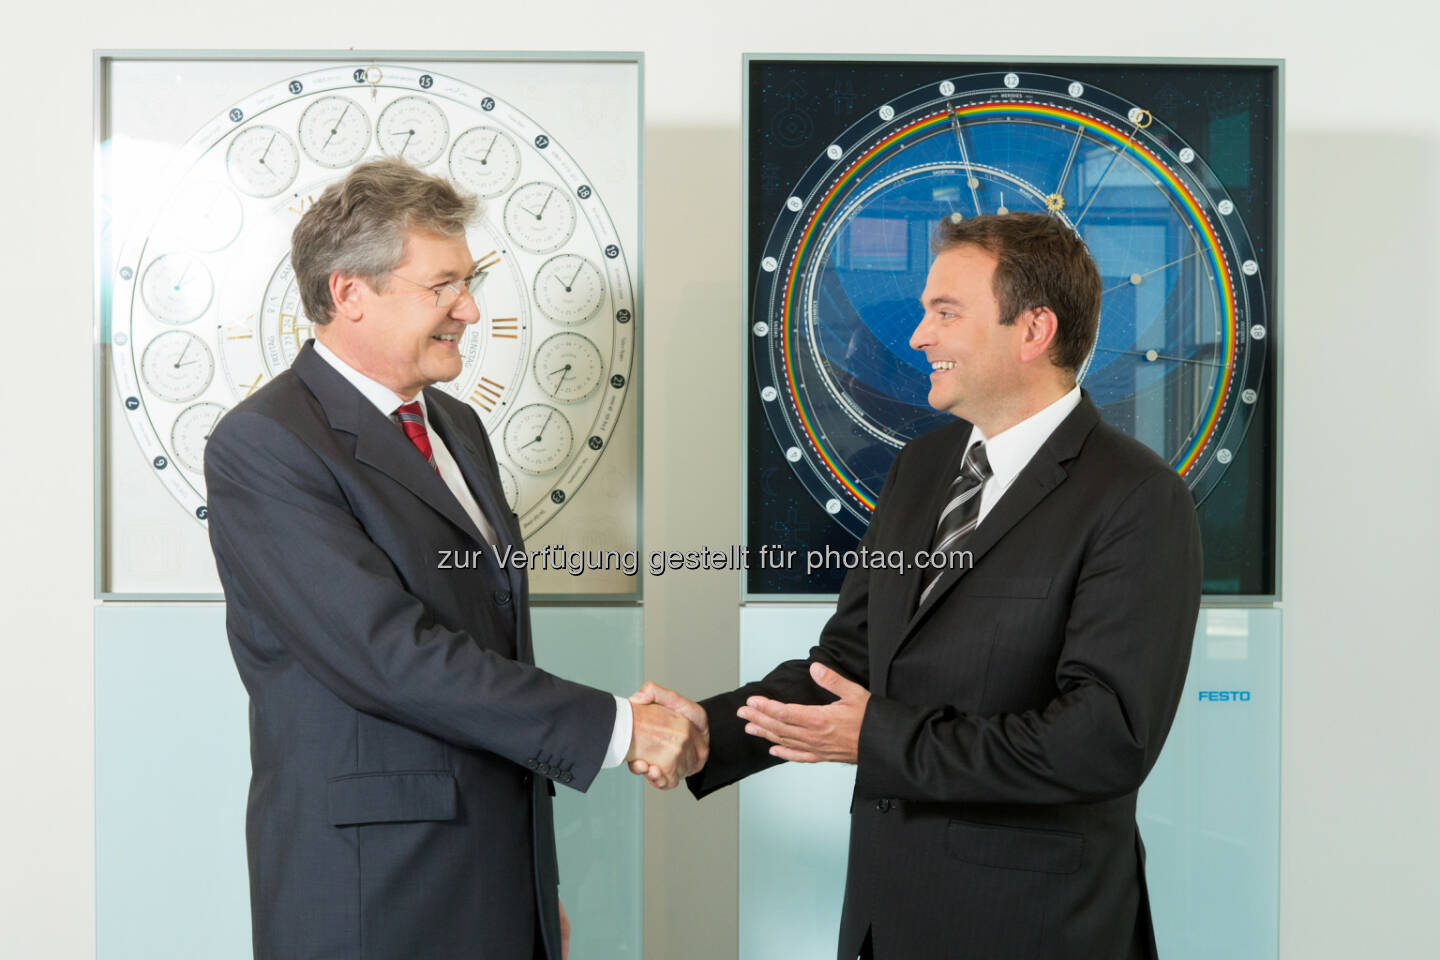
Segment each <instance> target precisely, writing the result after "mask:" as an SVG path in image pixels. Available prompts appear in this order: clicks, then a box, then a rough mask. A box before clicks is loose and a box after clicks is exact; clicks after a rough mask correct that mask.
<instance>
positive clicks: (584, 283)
mask: <svg viewBox="0 0 1440 960" xmlns="http://www.w3.org/2000/svg"><path fill="white" fill-rule="evenodd" d="M604 301H605V277H604V276H603V275H602V274H601V273H600V268H599V267H597V266H595V264H593V263H591V262H590V261H589V260H586V259H585V258H584V257H582V256H579V255H577V254H573V253H562V254H560V255H559V256H557V257H551V258H550V259H549V260H546V261H545V263H544V264H542V265H541V267H540V269H539V270H538V271H537V272H536V274H535V305H536V306H537V307H539V308H540V310H541V311H542V312H543V313H544V314H545V316H547V317H549V318H550V319H551V320H555V321H557V322H559V323H569V324H576V323H584V322H585V321H586V320H589V319H590V318H591V317H593V316H594V315H595V311H597V310H599V309H600V304H601V303H603V302H604Z"/></svg>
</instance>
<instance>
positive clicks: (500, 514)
mask: <svg viewBox="0 0 1440 960" xmlns="http://www.w3.org/2000/svg"><path fill="white" fill-rule="evenodd" d="M438 395H439V391H437V390H435V389H434V388H429V389H427V390H426V391H425V408H426V410H427V411H429V414H430V422H431V424H432V425H434V427H435V432H436V433H438V434H439V435H440V439H441V440H443V441H444V443H445V448H446V449H447V450H449V451H450V455H451V456H452V457H454V458H455V463H456V465H457V466H458V467H459V468H460V473H461V474H462V475H463V476H464V477H465V483H466V485H467V486H468V487H469V488H470V492H471V493H472V494H474V495H475V501H476V502H477V503H478V504H479V505H480V510H481V511H482V512H483V513H484V514H485V519H487V520H489V521H490V526H491V527H492V528H493V529H494V530H495V537H496V539H497V540H498V543H497V544H496V546H498V547H499V548H500V551H501V553H504V552H505V549H506V548H507V547H509V546H511V545H518V544H519V542H520V532H519V531H518V530H516V529H514V528H513V526H512V520H513V518H512V517H511V514H510V505H509V504H508V503H506V502H505V494H504V491H502V490H501V489H499V487H498V486H497V485H496V483H495V481H496V480H498V479H499V475H498V474H497V473H496V471H495V470H493V469H490V467H489V458H487V457H486V456H485V454H484V453H482V452H481V451H480V449H479V447H478V446H477V445H476V444H475V443H474V441H472V440H471V439H470V437H469V435H468V433H467V431H465V430H464V429H462V427H461V425H460V424H458V423H457V422H456V421H455V418H454V417H452V416H451V415H450V413H449V411H447V410H446V409H445V406H444V405H443V403H442V402H437V400H436V399H435V398H436V397H437V396H438Z"/></svg>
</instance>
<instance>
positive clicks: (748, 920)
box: [739, 605, 1280, 960]
mask: <svg viewBox="0 0 1440 960" xmlns="http://www.w3.org/2000/svg"><path fill="white" fill-rule="evenodd" d="M832 609H833V608H831V607H828V606H798V605H788V606H771V605H754V606H747V607H745V608H744V609H743V610H742V612H741V617H740V675H741V679H742V680H751V679H755V678H757V677H759V676H762V675H764V674H765V673H766V672H768V671H769V670H770V668H771V667H773V666H775V664H777V663H779V662H780V661H782V660H787V659H790V658H793V657H801V656H804V655H805V654H806V652H807V651H808V650H809V648H810V646H811V645H812V644H813V643H814V641H815V638H816V637H817V636H819V632H820V628H821V627H822V626H823V625H824V623H825V621H826V619H827V618H828V617H829V615H830V613H831V612H832ZM1202 694H1203V696H1202ZM1225 694H1229V695H1230V696H1228V697H1226V696H1224V695H1225ZM1242 694H1248V697H1243V696H1241V695H1242ZM1279 697H1280V612H1279V611H1278V610H1271V609H1264V610H1241V609H1207V610H1202V611H1201V614H1200V623H1199V625H1198V626H1197V629H1196V640H1195V649H1194V653H1193V656H1192V661H1191V669H1190V675H1189V678H1188V679H1187V681H1186V688H1185V694H1184V699H1183V700H1182V701H1181V705H1180V711H1179V714H1178V715H1177V717H1176V720H1175V725H1174V727H1173V728H1172V730H1171V734H1170V739H1169V741H1168V742H1167V744H1166V746H1165V750H1164V752H1163V754H1162V755H1161V758H1160V761H1159V763H1157V764H1156V766H1155V769H1154V770H1153V771H1152V772H1151V775H1150V778H1149V780H1148V781H1147V782H1146V784H1145V787H1144V788H1143V789H1142V790H1141V792H1140V799H1139V811H1138V819H1139V822H1140V828H1141V833H1142V835H1143V836H1144V838H1145V843H1146V846H1147V848H1148V851H1149V856H1148V864H1147V867H1148V875H1149V882H1150V897H1151V904H1152V910H1153V912H1154V918H1155V928H1156V936H1157V938H1158V940H1159V947H1160V955H1161V956H1162V957H1164V958H1165V960H1192V958H1194V960H1198V958H1201V957H1204V958H1207V960H1213V958H1215V957H1226V958H1234V960H1242V958H1243V960H1269V958H1273V957H1275V956H1276V955H1277V949H1278V947H1277V943H1278V940H1277V937H1278V925H1277V924H1278V905H1279V904H1278V890H1279V868H1280V863H1279V816H1280V813H1279V771H1280V704H1279ZM854 780H855V778H854V773H853V768H850V767H842V766H839V765H834V764H822V765H817V766H804V765H800V764H786V765H784V766H781V767H778V768H776V769H773V770H768V771H766V772H765V773H762V774H759V775H757V776H754V777H751V778H749V779H748V780H746V781H744V782H743V783H742V784H741V786H740V952H739V956H740V957H741V958H742V960H832V958H833V957H834V955H835V938H836V934H837V933H838V931H839V928H840V904H841V899H842V897H843V895H844V881H845V861H846V848H847V844H848V837H849V814H848V810H849V803H850V792H851V789H852V788H853V786H854Z"/></svg>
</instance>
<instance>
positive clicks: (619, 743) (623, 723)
mask: <svg viewBox="0 0 1440 960" xmlns="http://www.w3.org/2000/svg"><path fill="white" fill-rule="evenodd" d="M634 727H635V714H634V712H633V711H632V710H631V709H630V701H629V700H626V699H625V698H624V697H616V698H615V727H614V728H613V729H612V730H611V731H610V746H609V747H608V748H607V749H606V750H605V762H604V763H602V764H600V769H602V770H608V769H610V768H611V767H618V766H620V764H622V763H624V762H625V755H626V754H627V753H629V752H630V735H631V734H632V733H633V732H634Z"/></svg>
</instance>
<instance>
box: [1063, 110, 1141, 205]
mask: <svg viewBox="0 0 1440 960" xmlns="http://www.w3.org/2000/svg"><path fill="white" fill-rule="evenodd" d="M1142 115H1143V116H1145V117H1149V116H1150V114H1149V113H1148V112H1144V111H1142ZM1148 126H1150V121H1149V120H1148V119H1147V120H1146V121H1145V123H1144V124H1143V125H1142V124H1141V123H1140V121H1139V120H1138V119H1136V120H1131V121H1130V132H1129V133H1128V134H1126V135H1125V142H1124V143H1122V144H1121V145H1120V149H1119V150H1116V151H1115V153H1114V154H1113V155H1112V156H1111V157H1110V163H1109V164H1107V165H1106V167H1105V172H1104V173H1102V174H1100V179H1099V180H1098V181H1096V183H1095V191H1094V192H1093V193H1091V194H1090V199H1089V200H1087V201H1085V209H1083V210H1081V211H1080V216H1078V217H1076V218H1075V222H1074V223H1073V224H1071V226H1072V227H1073V228H1074V229H1075V230H1076V231H1078V230H1079V229H1080V221H1081V220H1084V219H1085V214H1087V213H1089V212H1090V205H1091V204H1092V203H1094V202H1095V198H1096V197H1098V196H1100V188H1101V187H1103V186H1105V178H1106V177H1108V176H1110V171H1111V170H1113V169H1115V161H1116V160H1119V159H1120V154H1122V153H1124V152H1125V151H1126V150H1128V149H1130V143H1131V142H1132V141H1133V140H1134V139H1135V134H1137V133H1139V132H1140V131H1141V130H1142V129H1143V128H1144V127H1148Z"/></svg>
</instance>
